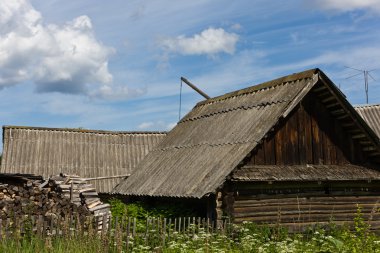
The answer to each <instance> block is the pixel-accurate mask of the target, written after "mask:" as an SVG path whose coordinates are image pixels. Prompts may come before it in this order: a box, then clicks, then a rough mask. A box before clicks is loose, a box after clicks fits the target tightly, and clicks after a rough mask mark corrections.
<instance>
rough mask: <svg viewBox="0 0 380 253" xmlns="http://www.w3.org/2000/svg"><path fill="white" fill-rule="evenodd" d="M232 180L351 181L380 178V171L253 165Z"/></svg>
mask: <svg viewBox="0 0 380 253" xmlns="http://www.w3.org/2000/svg"><path fill="white" fill-rule="evenodd" d="M231 180H232V181H249V182H252V181H349V180H380V171H379V170H377V169H369V168H367V167H362V166H357V165H352V164H346V165H315V164H308V165H253V166H243V167H242V168H239V169H237V170H236V171H234V172H233V173H232V175H231Z"/></svg>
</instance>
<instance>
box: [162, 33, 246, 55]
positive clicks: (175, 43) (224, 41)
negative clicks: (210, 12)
mask: <svg viewBox="0 0 380 253" xmlns="http://www.w3.org/2000/svg"><path fill="white" fill-rule="evenodd" d="M238 40H239V36H238V35H237V34H235V33H228V32H226V31H224V29H222V28H216V29H215V28H208V29H206V30H204V31H202V32H201V33H200V34H195V35H194V36H193V37H185V36H183V35H181V36H178V37H176V38H169V39H164V40H162V41H161V42H160V44H161V46H162V47H163V48H164V49H165V50H167V51H169V52H175V53H179V54H183V55H201V54H206V55H215V54H218V53H221V52H224V53H227V54H234V52H235V47H236V43H237V41H238Z"/></svg>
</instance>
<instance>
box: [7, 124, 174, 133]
mask: <svg viewBox="0 0 380 253" xmlns="http://www.w3.org/2000/svg"><path fill="white" fill-rule="evenodd" d="M3 129H4V130H5V129H23V130H36V131H38V130H39V131H51V132H54V131H57V132H60V131H61V132H77V133H88V134H90V133H96V134H136V135H139V134H141V135H143V134H158V135H162V134H167V132H165V131H110V130H93V129H81V128H50V127H32V126H12V125H4V126H3Z"/></svg>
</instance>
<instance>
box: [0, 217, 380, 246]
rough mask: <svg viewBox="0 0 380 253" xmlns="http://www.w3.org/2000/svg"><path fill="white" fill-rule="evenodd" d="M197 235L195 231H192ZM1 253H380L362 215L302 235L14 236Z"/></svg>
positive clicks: (249, 230)
mask: <svg viewBox="0 0 380 253" xmlns="http://www.w3.org/2000/svg"><path fill="white" fill-rule="evenodd" d="M194 231H196V232H195V233H194ZM0 252H20V253H21V252H22V253H24V252H26V253H28V252H30V253H39V252H62V253H63V252H70V253H76V252H78V253H79V252H81V253H82V252H84V253H86V252H91V253H93V252H363V253H366V252H368V253H369V252H371V253H372V252H380V236H379V235H377V234H375V233H374V232H371V231H370V227H369V225H368V223H367V222H365V221H364V220H363V218H362V216H361V212H360V209H359V210H358V214H357V217H356V218H355V227H354V228H353V230H350V229H349V228H348V227H339V228H338V227H336V226H334V224H333V223H332V224H331V225H330V226H329V227H326V228H318V227H316V228H313V229H310V230H309V231H307V232H305V233H302V234H289V233H288V232H287V230H286V229H284V228H282V227H268V226H257V225H256V224H253V223H249V222H247V223H244V224H241V225H234V228H233V230H232V231H231V232H230V233H222V232H220V231H219V232H218V231H214V232H213V233H211V232H207V230H206V229H204V228H201V229H196V228H194V227H191V226H190V227H189V228H188V231H187V232H186V231H185V232H176V231H173V233H171V234H170V235H169V236H166V237H164V238H163V237H162V234H160V233H158V231H157V230H156V229H149V230H148V231H147V233H146V234H144V236H136V237H132V236H129V237H126V233H125V231H122V228H121V227H114V228H112V229H110V231H109V232H108V233H106V234H103V235H102V234H98V233H96V232H90V233H76V234H74V233H73V234H71V235H70V234H68V235H65V236H63V235H55V236H44V237H43V236H37V235H36V234H34V233H31V234H28V235H24V236H22V237H21V236H19V235H17V234H14V235H13V234H11V235H10V237H8V238H6V239H5V238H3V240H1V241H0Z"/></svg>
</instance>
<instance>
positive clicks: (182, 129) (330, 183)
mask: <svg viewBox="0 0 380 253" xmlns="http://www.w3.org/2000/svg"><path fill="white" fill-rule="evenodd" d="M379 167H380V142H379V139H378V137H377V136H376V134H375V133H374V131H373V130H372V129H371V128H370V127H369V126H368V125H367V124H366V122H365V121H364V120H363V119H362V118H361V117H360V116H359V114H358V113H357V112H356V111H355V109H354V108H353V107H352V106H351V105H350V103H349V102H348V101H347V100H346V98H345V96H344V95H343V94H342V93H341V92H340V90H339V89H338V88H337V87H336V86H335V85H334V84H333V83H332V81H331V80H330V79H329V78H328V77H327V76H326V75H325V74H324V73H323V72H322V71H320V70H319V69H312V70H308V71H305V72H301V73H297V74H293V75H289V76H285V77H282V78H279V79H276V80H273V81H270V82H266V83H263V84H259V85H256V86H252V87H249V88H246V89H242V90H238V91H235V92H231V93H228V94H225V95H223V96H219V97H215V98H211V99H207V100H205V101H202V102H200V103H198V104H197V105H196V106H195V107H194V108H193V110H192V111H191V112H189V113H188V114H187V115H186V116H185V117H184V118H182V119H181V120H180V122H179V123H178V125H177V126H176V127H175V128H174V129H173V130H171V131H170V132H169V133H168V134H167V136H166V137H165V138H164V139H163V141H162V142H161V143H160V144H159V145H158V146H156V147H155V148H154V149H153V150H152V151H151V152H150V153H149V154H148V155H147V156H146V157H145V158H144V159H143V160H142V162H141V163H139V164H138V166H137V167H136V169H135V170H134V172H133V173H132V174H131V176H130V177H129V178H127V179H124V180H122V181H121V183H120V184H119V185H118V186H116V188H115V189H114V191H113V192H115V193H121V194H127V195H129V196H131V197H132V198H143V199H155V200H156V201H160V200H168V199H169V200H173V201H184V202H186V201H190V200H191V201H193V202H194V201H195V200H197V201H198V205H200V206H201V205H203V206H204V207H205V209H206V206H207V215H208V216H209V217H212V218H217V219H219V218H220V217H222V216H223V215H228V216H230V217H231V218H232V219H233V220H234V221H235V222H236V223H239V222H242V221H253V222H257V223H268V224H281V225H285V226H289V227H293V228H294V227H295V226H294V224H298V226H299V227H303V228H304V227H306V226H307V225H311V224H315V223H316V222H319V223H327V222H329V221H334V222H336V223H338V224H340V223H345V222H348V223H349V222H352V221H353V217H355V214H356V211H357V205H360V206H361V207H362V212H363V215H364V217H365V218H368V219H370V220H371V222H372V223H373V224H372V225H373V228H380V220H379V218H380V215H379V212H378V208H379V207H380V171H379V170H378V169H379Z"/></svg>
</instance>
